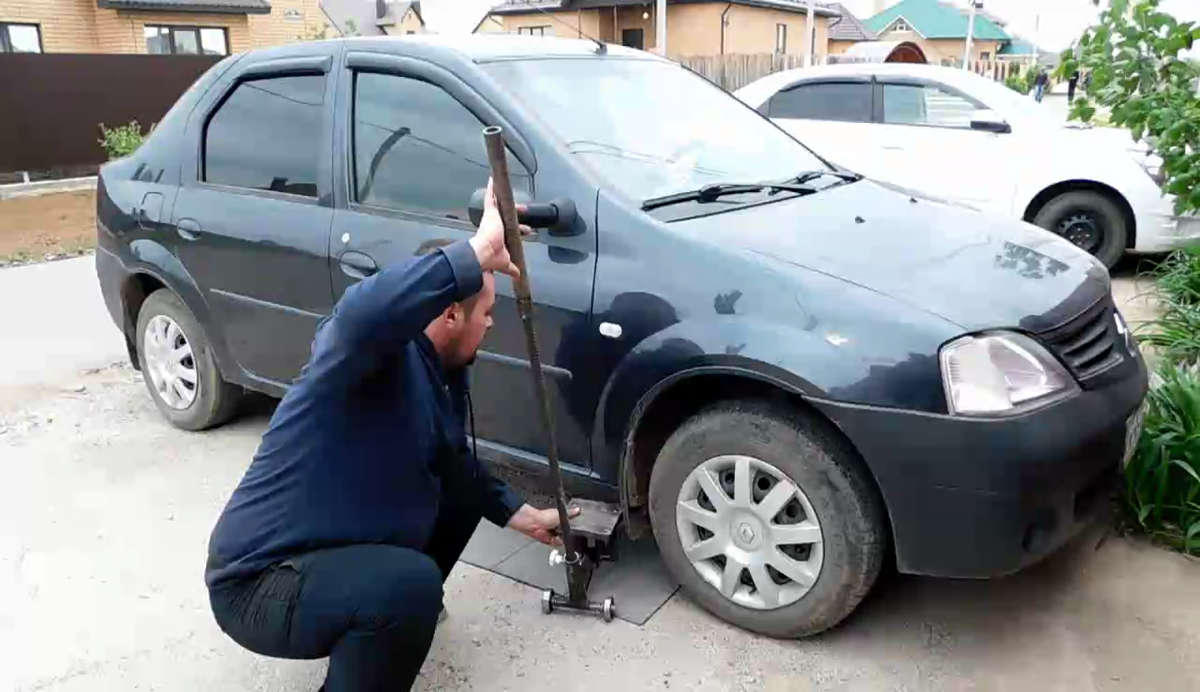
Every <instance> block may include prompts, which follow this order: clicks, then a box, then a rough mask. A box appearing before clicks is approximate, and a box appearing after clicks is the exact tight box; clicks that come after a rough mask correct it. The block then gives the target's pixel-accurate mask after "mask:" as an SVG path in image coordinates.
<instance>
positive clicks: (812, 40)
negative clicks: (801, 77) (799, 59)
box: [804, 0, 817, 67]
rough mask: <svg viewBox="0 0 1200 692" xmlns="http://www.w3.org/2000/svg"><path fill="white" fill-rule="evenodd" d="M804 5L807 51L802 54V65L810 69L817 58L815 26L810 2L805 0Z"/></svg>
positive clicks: (810, 0)
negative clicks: (805, 9)
mask: <svg viewBox="0 0 1200 692" xmlns="http://www.w3.org/2000/svg"><path fill="white" fill-rule="evenodd" d="M804 5H805V6H806V7H807V8H808V20H807V24H806V25H805V28H806V29H807V33H808V50H806V51H805V52H804V65H805V66H806V67H811V66H812V65H813V63H814V62H815V61H816V58H817V25H816V23H815V22H813V4H812V0H807V2H805V3H804Z"/></svg>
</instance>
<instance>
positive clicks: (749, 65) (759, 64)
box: [679, 53, 1030, 91]
mask: <svg viewBox="0 0 1200 692" xmlns="http://www.w3.org/2000/svg"><path fill="white" fill-rule="evenodd" d="M849 62H858V60H856V59H855V58H853V57H849V56H844V55H818V56H817V57H816V60H815V61H814V63H815V64H818V65H825V64H835V63H849ZM951 62H953V63H955V64H953V65H952V66H954V67H960V66H961V64H962V63H961V61H951ZM679 63H680V64H682V65H683V66H685V67H687V68H688V69H690V70H692V71H694V72H696V73H697V74H699V75H701V76H703V77H705V78H706V79H708V80H709V81H711V82H713V83H714V84H717V85H719V86H721V87H722V88H724V89H726V90H728V91H736V90H738V89H740V88H742V87H743V86H746V85H747V84H749V83H751V82H753V81H755V80H756V79H761V78H762V77H766V76H767V75H769V74H774V73H776V72H782V71H783V70H791V69H794V68H798V67H804V56H802V55H777V54H771V53H753V54H726V55H694V56H687V57H682V58H679ZM1029 69H1030V66H1029V65H1026V64H1022V63H1017V62H1013V61H1005V60H1001V61H988V62H982V61H978V62H975V63H972V65H971V70H972V71H973V72H975V74H978V75H981V76H984V77H987V78H989V79H993V80H995V81H997V82H1003V81H1004V80H1005V78H1006V77H1008V76H1010V75H1017V74H1024V73H1025V72H1026V71H1028V70H1029Z"/></svg>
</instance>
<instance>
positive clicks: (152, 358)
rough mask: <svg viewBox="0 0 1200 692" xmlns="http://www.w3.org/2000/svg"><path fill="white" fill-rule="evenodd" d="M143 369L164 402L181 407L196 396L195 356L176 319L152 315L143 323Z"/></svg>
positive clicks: (178, 409) (179, 408)
mask: <svg viewBox="0 0 1200 692" xmlns="http://www.w3.org/2000/svg"><path fill="white" fill-rule="evenodd" d="M142 348H143V349H145V352H146V370H147V372H146V373H145V374H147V375H149V377H150V383H151V384H152V385H154V391H156V392H158V396H159V398H160V399H162V401H163V403H164V404H166V405H167V406H169V407H170V408H173V409H175V410H177V411H182V410H183V409H186V408H187V407H189V406H191V405H192V402H193V401H195V400H196V389H197V386H198V384H197V383H198V380H197V377H196V360H195V357H194V355H193V353H192V345H191V344H190V343H188V340H187V335H185V334H184V333H183V329H181V328H180V327H179V324H177V323H176V322H175V320H173V319H171V318H170V317H167V316H166V315H155V316H154V317H152V318H151V319H150V321H149V322H148V323H147V324H146V332H145V335H144V338H143V339H142Z"/></svg>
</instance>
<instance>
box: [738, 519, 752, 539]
mask: <svg viewBox="0 0 1200 692" xmlns="http://www.w3.org/2000/svg"><path fill="white" fill-rule="evenodd" d="M738 538H741V539H742V540H743V541H744V542H746V543H751V542H753V541H754V529H753V528H751V527H750V525H749V524H742V525H741V526H739V527H738Z"/></svg>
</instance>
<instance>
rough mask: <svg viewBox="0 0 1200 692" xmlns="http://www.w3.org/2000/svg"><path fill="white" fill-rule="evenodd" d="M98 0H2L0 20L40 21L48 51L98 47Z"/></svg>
mask: <svg viewBox="0 0 1200 692" xmlns="http://www.w3.org/2000/svg"><path fill="white" fill-rule="evenodd" d="M95 20H96V0H0V21H6V22H25V23H30V24H37V25H39V27H40V28H41V33H42V50H43V51H45V52H47V53H92V52H95V50H96V21H95Z"/></svg>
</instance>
